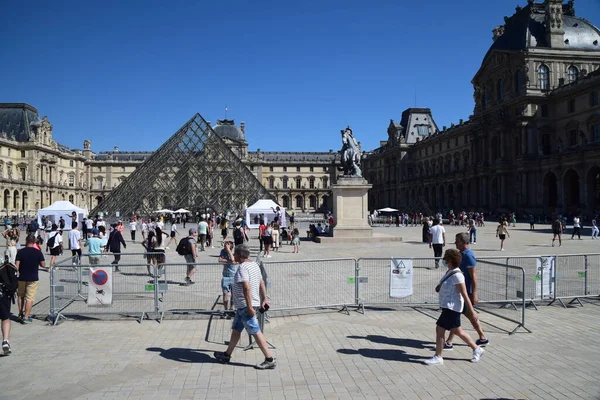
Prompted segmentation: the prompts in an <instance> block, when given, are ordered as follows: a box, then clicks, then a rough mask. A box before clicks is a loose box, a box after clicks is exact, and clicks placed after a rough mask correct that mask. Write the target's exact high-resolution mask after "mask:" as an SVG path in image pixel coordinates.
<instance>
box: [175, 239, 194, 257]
mask: <svg viewBox="0 0 600 400" xmlns="http://www.w3.org/2000/svg"><path fill="white" fill-rule="evenodd" d="M176 250H177V254H179V255H180V256H187V255H189V254H192V252H191V251H190V238H187V237H184V238H183V239H181V240H180V241H179V244H177V249H176Z"/></svg>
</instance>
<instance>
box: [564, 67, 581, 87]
mask: <svg viewBox="0 0 600 400" xmlns="http://www.w3.org/2000/svg"><path fill="white" fill-rule="evenodd" d="M578 77H579V70H578V69H577V67H576V66H574V65H571V66H570V67H569V68H568V69H567V81H568V82H569V83H572V82H575V81H576V80H577V78H578Z"/></svg>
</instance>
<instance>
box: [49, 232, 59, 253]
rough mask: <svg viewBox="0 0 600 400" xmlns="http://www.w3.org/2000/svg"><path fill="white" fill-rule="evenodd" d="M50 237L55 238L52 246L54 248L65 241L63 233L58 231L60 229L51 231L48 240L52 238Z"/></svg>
mask: <svg viewBox="0 0 600 400" xmlns="http://www.w3.org/2000/svg"><path fill="white" fill-rule="evenodd" d="M50 238H54V246H52V248H53V249H54V248H56V247H58V246H59V245H60V244H61V243H62V242H63V239H62V235H61V234H60V233H58V231H56V232H50V234H49V235H48V240H50Z"/></svg>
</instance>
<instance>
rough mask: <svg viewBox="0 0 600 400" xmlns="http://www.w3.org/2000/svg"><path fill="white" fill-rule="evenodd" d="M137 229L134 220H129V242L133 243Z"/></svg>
mask: <svg viewBox="0 0 600 400" xmlns="http://www.w3.org/2000/svg"><path fill="white" fill-rule="evenodd" d="M136 229H137V224H136V223H135V221H134V220H132V219H130V220H129V232H130V233H131V241H132V242H135V231H136Z"/></svg>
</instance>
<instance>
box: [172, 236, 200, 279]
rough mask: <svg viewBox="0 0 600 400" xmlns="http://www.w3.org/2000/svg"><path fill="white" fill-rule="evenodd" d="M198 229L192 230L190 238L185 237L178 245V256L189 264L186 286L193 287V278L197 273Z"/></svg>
mask: <svg viewBox="0 0 600 400" xmlns="http://www.w3.org/2000/svg"><path fill="white" fill-rule="evenodd" d="M197 233H198V232H197V231H196V228H190V230H189V236H187V237H184V238H183V239H181V240H180V241H179V244H178V245H177V254H179V255H180V256H183V258H185V263H186V264H187V274H186V277H185V286H189V285H193V284H194V282H193V281H192V276H194V274H195V273H196V267H195V266H194V264H195V263H196V260H197V259H198V253H197V252H196V234H197Z"/></svg>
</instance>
